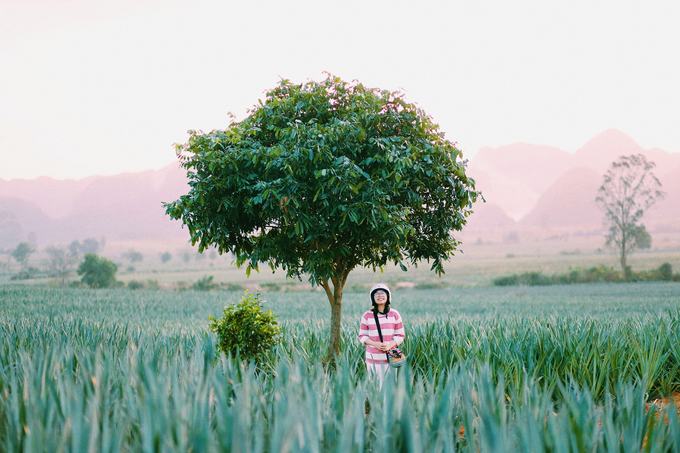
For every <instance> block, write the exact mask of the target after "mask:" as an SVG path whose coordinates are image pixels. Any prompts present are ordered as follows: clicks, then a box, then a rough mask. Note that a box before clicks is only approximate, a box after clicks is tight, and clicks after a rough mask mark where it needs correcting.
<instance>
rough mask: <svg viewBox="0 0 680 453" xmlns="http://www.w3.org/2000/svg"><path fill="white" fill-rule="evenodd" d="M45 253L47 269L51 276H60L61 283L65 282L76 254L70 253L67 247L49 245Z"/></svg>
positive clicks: (74, 261)
mask: <svg viewBox="0 0 680 453" xmlns="http://www.w3.org/2000/svg"><path fill="white" fill-rule="evenodd" d="M45 253H47V271H48V273H49V275H51V276H52V277H56V278H60V279H61V285H62V286H64V285H65V284H66V278H67V277H68V276H69V274H70V273H71V270H72V269H73V267H74V266H75V264H76V262H77V260H78V254H77V253H76V254H74V253H72V251H71V250H70V249H69V248H67V247H58V246H50V247H47V248H46V249H45Z"/></svg>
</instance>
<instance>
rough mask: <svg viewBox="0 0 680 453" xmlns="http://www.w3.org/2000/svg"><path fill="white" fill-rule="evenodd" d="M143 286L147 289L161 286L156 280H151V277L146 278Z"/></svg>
mask: <svg viewBox="0 0 680 453" xmlns="http://www.w3.org/2000/svg"><path fill="white" fill-rule="evenodd" d="M144 286H145V287H146V288H147V289H160V288H161V287H160V285H159V284H158V280H152V279H149V280H147V281H146V283H145V284H144Z"/></svg>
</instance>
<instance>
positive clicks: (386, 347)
mask: <svg viewBox="0 0 680 453" xmlns="http://www.w3.org/2000/svg"><path fill="white" fill-rule="evenodd" d="M378 344H379V346H378V349H380V350H381V351H383V352H388V351H390V350H391V349H394V347H395V346H396V345H397V344H396V343H395V342H394V341H390V342H389V343H378Z"/></svg>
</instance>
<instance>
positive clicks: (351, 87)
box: [163, 75, 478, 358]
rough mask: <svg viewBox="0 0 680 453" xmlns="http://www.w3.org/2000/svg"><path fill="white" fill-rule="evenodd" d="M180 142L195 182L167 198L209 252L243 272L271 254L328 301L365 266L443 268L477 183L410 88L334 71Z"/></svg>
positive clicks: (271, 260) (336, 336) (286, 87)
mask: <svg viewBox="0 0 680 453" xmlns="http://www.w3.org/2000/svg"><path fill="white" fill-rule="evenodd" d="M189 134H190V136H189V139H188V141H187V142H186V143H185V144H183V145H178V146H177V154H178V157H179V159H180V162H181V165H182V166H183V167H184V168H185V169H186V170H187V177H188V182H189V193H187V194H186V195H182V196H180V197H179V199H178V200H176V201H173V202H169V203H163V205H164V207H165V209H166V213H167V214H168V215H169V216H170V217H171V218H173V219H179V220H181V221H182V222H183V223H184V224H186V226H187V227H188V230H189V233H190V236H191V243H192V244H193V245H195V244H198V249H199V251H200V252H202V251H203V250H204V249H206V248H208V247H212V246H214V247H216V248H217V249H218V251H219V253H220V254H221V253H225V252H231V253H233V254H234V256H235V257H236V262H237V264H239V265H242V264H246V265H247V268H246V273H247V274H249V273H250V270H251V269H257V268H258V264H260V263H267V264H268V265H269V266H270V267H271V268H272V269H276V268H281V269H283V270H285V271H286V273H287V275H288V276H289V277H297V278H302V277H303V275H306V276H307V277H308V278H309V281H310V282H311V283H312V284H313V285H320V286H321V287H323V289H324V290H325V292H326V296H327V297H328V301H329V303H330V308H331V332H330V333H331V335H330V343H329V349H328V354H329V358H333V357H334V356H335V355H336V354H337V352H338V351H339V348H340V320H341V312H342V311H341V309H342V294H343V288H344V286H345V282H346V281H347V276H348V275H349V273H350V272H351V271H352V269H354V268H356V267H358V266H365V267H371V268H373V269H376V268H379V267H382V266H384V265H386V264H387V263H394V264H398V265H399V266H401V267H402V269H404V270H406V263H408V262H410V263H411V264H413V265H416V264H417V263H418V262H419V261H421V260H427V261H428V262H430V263H431V269H432V270H434V271H435V272H437V273H438V274H441V273H443V272H444V268H443V262H444V261H445V260H447V259H449V258H450V257H451V256H452V255H453V253H454V252H455V251H456V249H457V247H458V246H459V244H460V243H459V241H458V240H457V239H456V238H455V237H454V236H453V235H452V232H453V231H454V230H461V229H462V228H463V226H464V225H465V223H466V220H467V217H468V215H469V214H470V213H471V212H472V211H471V208H472V205H473V203H474V202H475V200H476V198H477V196H478V193H477V192H476V191H475V184H474V180H473V179H471V178H469V177H468V176H467V175H466V173H465V165H466V163H465V161H464V160H463V159H462V154H461V151H460V150H459V149H458V148H456V146H455V144H454V143H451V142H450V141H448V140H447V139H446V138H445V137H444V133H443V132H441V131H440V129H439V126H438V125H437V124H435V123H434V122H433V120H432V118H431V117H429V116H428V115H427V114H426V113H425V112H424V111H422V110H421V109H419V108H417V107H416V106H415V105H413V104H410V103H408V102H406V101H405V100H404V98H403V94H401V93H399V92H391V91H387V90H379V89H371V88H367V87H365V86H364V85H362V84H360V83H357V82H352V83H348V82H345V81H343V80H341V79H339V78H337V77H334V76H332V75H328V76H327V77H326V78H325V79H324V80H322V81H320V82H315V81H310V82H307V83H304V84H296V83H292V82H290V81H288V80H282V81H281V82H280V83H279V84H278V85H277V86H276V87H274V88H273V89H271V90H269V91H268V92H267V93H266V97H265V100H264V101H262V100H260V101H259V103H258V104H257V105H256V106H255V107H253V108H252V109H251V110H250V111H249V112H248V115H247V117H246V118H245V119H243V120H242V121H239V122H236V121H232V122H231V124H229V125H228V126H227V128H226V129H225V130H214V131H212V132H208V133H203V132H197V131H189Z"/></svg>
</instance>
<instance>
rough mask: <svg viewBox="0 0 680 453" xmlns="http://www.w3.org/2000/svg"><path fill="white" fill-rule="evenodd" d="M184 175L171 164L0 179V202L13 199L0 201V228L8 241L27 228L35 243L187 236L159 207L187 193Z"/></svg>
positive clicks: (178, 168)
mask: <svg viewBox="0 0 680 453" xmlns="http://www.w3.org/2000/svg"><path fill="white" fill-rule="evenodd" d="M184 175H185V173H184V172H183V170H182V169H181V168H180V167H179V165H177V164H176V163H171V164H169V165H167V166H165V167H163V168H162V169H160V170H151V171H144V172H138V173H123V174H119V175H114V176H94V177H88V178H85V179H82V180H76V181H73V180H65V181H62V180H56V179H52V178H38V179H35V180H32V181H31V180H16V181H0V197H1V198H0V200H12V201H11V203H10V201H5V202H4V203H2V202H0V222H2V219H3V214H2V213H3V212H4V213H5V214H4V219H5V220H4V223H0V232H5V234H3V236H4V237H5V238H6V240H5V241H4V242H10V243H12V244H13V243H16V242H17V238H18V237H20V238H21V240H25V239H26V235H27V234H28V232H31V231H32V232H34V233H35V235H36V238H37V242H38V244H47V243H53V242H68V241H71V240H73V239H81V238H84V237H97V238H99V237H101V236H104V237H106V238H107V239H110V240H114V241H115V240H146V239H154V240H157V239H163V238H171V239H177V238H186V229H185V230H184V231H182V230H181V228H180V225H179V222H173V221H171V220H170V219H169V218H168V217H167V216H166V215H165V213H164V210H163V208H162V205H161V202H163V201H172V200H175V199H176V198H177V197H178V196H179V195H181V194H183V193H186V191H187V189H188V186H187V184H186V179H185V176H184ZM32 182H33V183H34V184H31V183H32ZM46 213H49V215H47V214H46ZM2 225H5V226H4V229H3V226H2Z"/></svg>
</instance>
